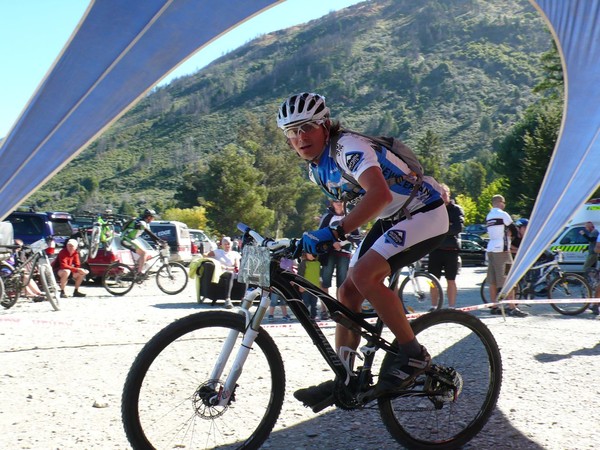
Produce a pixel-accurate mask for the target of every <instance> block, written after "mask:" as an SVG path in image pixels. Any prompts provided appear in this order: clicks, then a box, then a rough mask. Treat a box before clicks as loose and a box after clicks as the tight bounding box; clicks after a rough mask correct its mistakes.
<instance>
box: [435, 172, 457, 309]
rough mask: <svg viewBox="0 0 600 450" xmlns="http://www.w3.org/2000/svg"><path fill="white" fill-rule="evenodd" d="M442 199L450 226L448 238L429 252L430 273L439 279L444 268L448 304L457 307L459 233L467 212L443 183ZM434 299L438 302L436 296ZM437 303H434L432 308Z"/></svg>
mask: <svg viewBox="0 0 600 450" xmlns="http://www.w3.org/2000/svg"><path fill="white" fill-rule="evenodd" d="M440 186H441V187H442V199H443V200H444V203H445V204H446V209H447V210H448V219H449V220H450V228H449V229H448V233H446V238H445V239H444V242H442V245H440V246H439V247H438V248H437V249H435V250H434V251H432V252H431V253H430V254H429V273H431V274H432V275H435V276H436V277H437V278H438V279H441V277H442V270H443V273H444V277H445V278H446V283H447V287H446V293H447V296H448V306H449V307H450V308H454V307H456V293H457V287H456V275H457V274H458V257H459V252H460V238H459V234H460V233H461V232H462V231H463V229H464V226H465V213H464V211H463V209H462V208H461V207H460V206H459V205H457V204H456V203H455V202H454V201H453V200H452V199H451V198H450V188H449V187H448V186H447V185H446V184H444V183H441V184H440ZM432 301H433V302H435V303H437V302H436V300H435V299H434V298H432ZM434 306H435V305H432V309H435V308H434Z"/></svg>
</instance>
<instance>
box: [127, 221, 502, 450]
mask: <svg viewBox="0 0 600 450" xmlns="http://www.w3.org/2000/svg"><path fill="white" fill-rule="evenodd" d="M239 228H240V229H241V230H242V231H243V232H244V244H245V245H244V247H243V258H242V264H241V266H240V275H239V276H241V277H242V279H243V280H244V281H245V282H247V283H251V284H255V285H258V286H262V288H256V289H253V290H250V291H248V292H247V294H246V296H245V297H244V299H243V300H242V306H241V308H239V309H237V312H228V311H206V312H200V313H196V314H192V315H190V316H187V317H184V318H182V319H179V320H177V321H175V322H173V323H172V324H170V325H169V326H167V327H166V328H164V329H163V330H162V331H160V332H159V333H158V334H157V335H156V336H154V337H153V338H152V339H151V340H150V341H149V342H148V343H147V344H146V345H145V346H144V348H143V349H142V350H141V352H140V353H139V354H138V356H137V358H136V359H135V361H134V363H133V365H132V367H131V369H130V371H129V374H128V376H127V379H126V382H125V386H124V390H123V398H122V419H123V424H124V428H125V432H126V434H127V437H128V439H129V442H130V443H131V445H132V447H133V448H136V449H142V448H143V449H149V448H172V447H173V446H178V447H185V448H207V447H210V448H243V449H256V448H259V447H260V446H261V445H262V443H263V442H264V441H265V440H266V439H267V438H268V436H269V434H270V432H271V430H272V428H273V426H274V425H275V422H276V421H277V418H278V416H279V413H280V411H281V407H282V404H283V401H284V392H285V371H284V367H283V361H282V358H281V355H280V352H279V350H278V348H277V346H276V344H275V342H274V341H273V339H272V338H271V336H270V335H269V334H268V332H267V331H266V330H265V329H264V328H262V327H261V324H262V322H263V320H264V319H265V317H266V314H267V309H268V306H269V303H270V300H269V295H270V294H271V293H272V292H276V293H278V294H280V295H281V297H282V298H283V299H284V300H285V302H286V303H287V305H288V306H289V308H290V309H291V310H292V312H293V313H294V314H295V316H296V318H297V320H298V322H299V324H300V325H301V326H302V327H303V328H304V329H305V331H306V332H307V334H308V335H309V337H310V338H311V339H312V341H313V343H314V345H315V346H316V347H317V350H318V351H319V353H320V354H321V356H322V357H323V358H324V359H325V361H326V363H327V364H328V365H329V367H330V368H331V370H332V371H333V372H334V374H335V375H336V380H339V381H337V382H336V387H335V390H334V392H333V398H332V401H334V402H335V405H336V406H337V407H339V408H342V409H345V410H355V409H364V408H373V407H375V404H376V405H377V406H376V407H377V408H378V409H379V411H380V415H381V418H382V421H383V423H384V424H385V426H386V427H387V429H388V431H389V432H390V434H391V435H392V436H393V437H394V438H395V439H396V440H397V441H398V442H400V443H402V444H403V445H406V446H410V447H412V448H426V449H427V448H430V449H434V448H435V449H454V448H458V447H460V446H461V445H463V444H465V443H466V442H468V441H469V440H470V439H472V438H473V437H474V436H475V435H476V434H477V433H478V432H479V431H480V430H481V428H482V427H483V426H484V424H485V423H486V422H487V420H488V419H489V416H490V414H491V412H492V410H493V409H494V407H495V405H496V401H497V399H498V395H499V392H500V385H501V382H502V361H501V358H500V352H499V350H498V346H497V344H496V341H495V339H494V337H493V336H492V334H491V332H490V331H489V329H488V328H487V327H486V326H485V325H484V324H483V323H482V322H481V321H480V320H479V319H477V318H476V317H475V316H472V315H470V314H467V313H464V312H462V311H455V310H446V309H443V310H439V311H435V312H432V313H429V314H424V315H421V316H420V317H419V318H417V319H416V320H414V321H413V322H412V323H411V326H412V328H413V330H414V332H415V334H417V335H418V339H419V342H420V343H422V344H423V345H424V346H425V347H427V350H428V352H429V353H430V354H431V356H432V358H433V364H432V366H431V367H430V368H429V369H428V370H427V371H426V372H425V373H424V374H423V375H422V376H420V377H418V378H417V380H416V381H415V384H414V385H413V386H411V387H409V388H407V389H404V390H402V391H398V392H396V393H394V394H386V395H381V396H377V395H376V393H375V389H374V386H375V384H376V379H377V375H376V374H377V373H378V372H379V368H380V362H381V360H382V359H383V360H384V361H385V359H386V358H393V357H395V355H396V352H398V349H399V347H398V344H397V342H396V341H395V340H394V341H393V342H390V341H389V340H387V339H389V338H388V335H387V334H385V333H387V331H386V332H385V333H384V325H383V322H382V321H381V320H380V319H379V318H377V316H376V315H374V314H371V315H368V314H361V313H354V312H352V311H350V310H349V309H348V308H346V307H345V306H344V305H342V304H341V303H339V302H338V301H337V300H336V299H334V298H333V297H331V296H329V295H328V294H327V293H325V292H323V291H322V290H321V289H320V288H319V287H318V286H315V285H313V284H312V283H310V282H309V281H307V280H306V279H304V278H302V277H301V276H299V275H297V274H294V273H292V272H288V271H285V270H283V269H281V267H280V264H279V262H280V260H281V258H283V257H287V258H291V257H292V255H294V252H295V250H296V248H295V242H294V241H292V242H291V243H290V242H289V241H287V242H286V241H285V240H282V241H273V240H270V239H265V238H263V237H262V236H261V235H259V234H258V233H257V232H255V231H254V230H251V229H250V228H248V227H245V226H243V225H241V224H240V226H239ZM253 244H256V245H253ZM397 276H398V275H396V274H394V277H397ZM392 281H394V280H392ZM300 289H305V290H308V291H309V292H311V293H313V294H314V295H315V296H317V297H318V298H319V299H320V300H321V301H322V302H324V304H325V305H326V307H327V309H328V310H329V313H330V315H331V317H332V319H333V320H335V321H336V322H338V323H339V324H341V325H343V326H344V327H347V328H349V329H351V330H353V331H355V332H356V333H359V334H360V335H361V336H362V338H363V339H364V341H363V342H364V345H363V346H362V347H360V349H359V350H360V354H357V355H356V356H357V357H359V358H360V359H362V365H360V366H359V367H356V368H354V367H353V366H352V364H348V366H346V362H343V361H342V360H341V359H340V357H339V356H338V354H337V353H336V351H335V350H334V349H333V348H332V346H331V344H330V343H329V341H328V339H327V337H326V336H325V335H324V334H323V331H322V330H321V329H320V328H319V325H318V323H317V322H316V321H315V320H313V319H311V318H310V313H309V311H308V310H307V308H306V307H305V306H304V303H303V302H302V301H301V300H300V299H301V298H302V297H301V294H300ZM259 298H260V304H259V305H258V307H256V308H252V305H253V302H254V300H255V299H259ZM398 301H400V300H398ZM251 308H252V309H251ZM386 338H387V339H386ZM311 348H312V347H311ZM382 353H383V355H382ZM361 355H362V356H361ZM376 356H377V357H378V358H377V359H376ZM381 356H383V357H381ZM326 406H327V405H325V406H323V407H326ZM313 409H314V410H315V411H318V410H319V408H318V407H315V408H313Z"/></svg>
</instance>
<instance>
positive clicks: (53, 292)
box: [38, 264, 60, 311]
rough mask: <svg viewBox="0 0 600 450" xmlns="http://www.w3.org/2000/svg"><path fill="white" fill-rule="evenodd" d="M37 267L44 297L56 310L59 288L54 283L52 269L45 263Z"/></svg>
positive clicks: (57, 308)
mask: <svg viewBox="0 0 600 450" xmlns="http://www.w3.org/2000/svg"><path fill="white" fill-rule="evenodd" d="M38 267H39V271H40V280H41V282H42V288H43V289H44V294H45V295H46V299H47V300H48V301H49V302H50V304H51V305H52V308H54V310H55V311H58V310H59V309H60V307H59V304H58V299H59V297H60V295H59V291H60V289H59V288H58V285H57V284H56V279H55V278H54V273H52V269H51V268H50V267H48V266H47V265H46V264H40V265H39V266H38Z"/></svg>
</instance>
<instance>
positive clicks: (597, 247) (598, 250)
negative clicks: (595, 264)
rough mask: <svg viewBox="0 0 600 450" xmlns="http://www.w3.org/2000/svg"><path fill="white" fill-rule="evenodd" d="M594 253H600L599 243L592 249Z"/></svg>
mask: <svg viewBox="0 0 600 450" xmlns="http://www.w3.org/2000/svg"><path fill="white" fill-rule="evenodd" d="M594 251H595V252H596V253H600V241H596V247H594Z"/></svg>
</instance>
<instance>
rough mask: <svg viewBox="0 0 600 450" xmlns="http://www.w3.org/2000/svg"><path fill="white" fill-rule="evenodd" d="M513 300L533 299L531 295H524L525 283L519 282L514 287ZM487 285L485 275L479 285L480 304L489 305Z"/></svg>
mask: <svg viewBox="0 0 600 450" xmlns="http://www.w3.org/2000/svg"><path fill="white" fill-rule="evenodd" d="M514 289H515V299H516V300H519V299H523V300H525V299H532V298H534V295H533V294H525V292H524V289H525V282H522V281H519V282H518V283H517V284H516V285H515V287H514ZM489 292H490V290H489V285H488V282H487V275H486V277H485V278H484V279H483V281H482V282H481V285H480V287H479V295H480V297H481V302H482V303H484V304H485V303H490V296H489Z"/></svg>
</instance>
